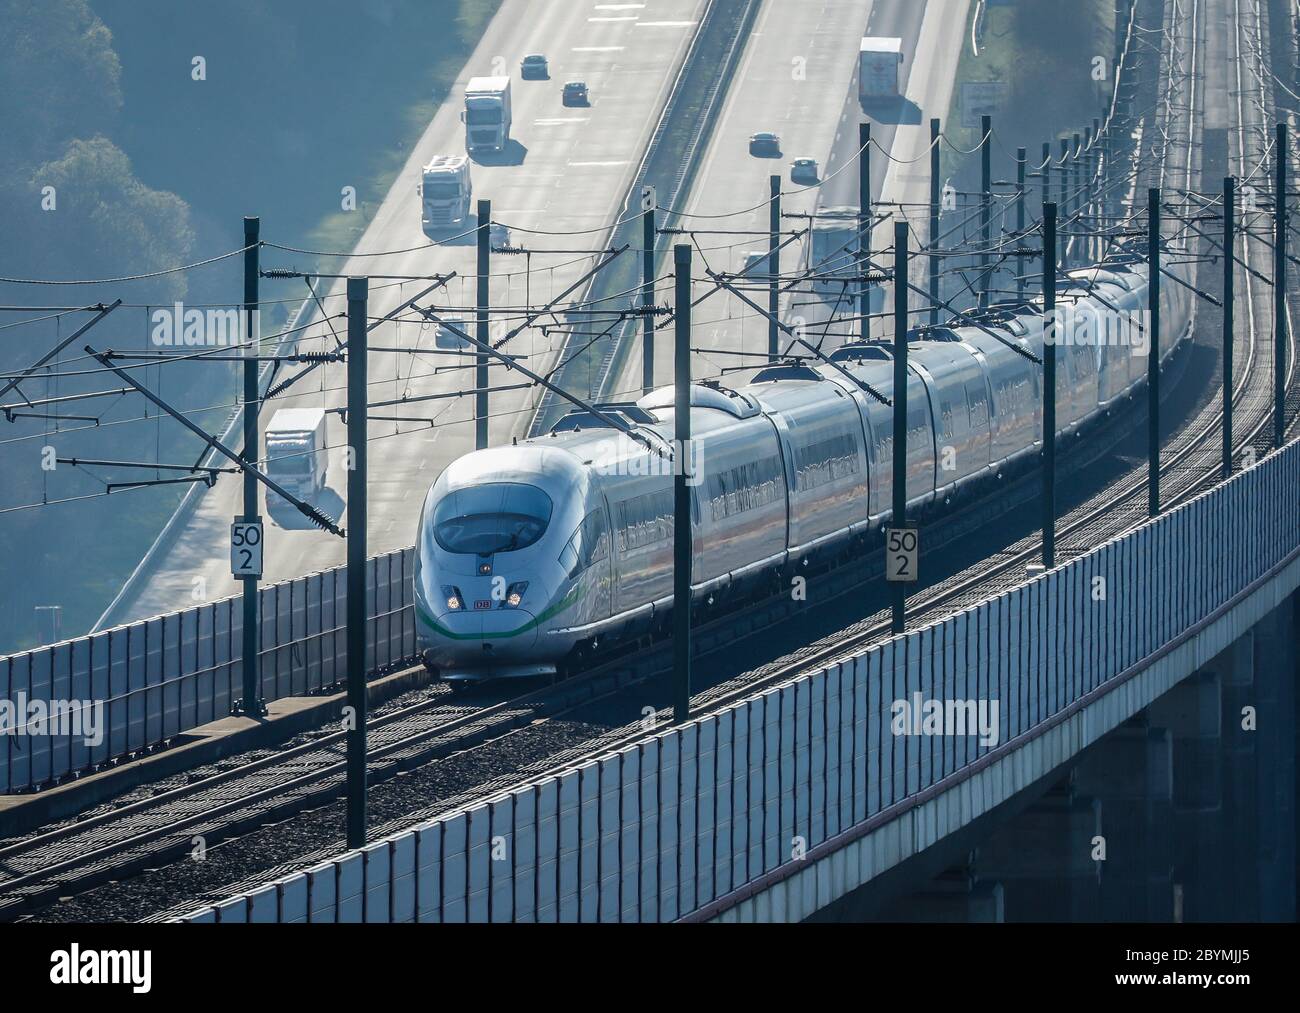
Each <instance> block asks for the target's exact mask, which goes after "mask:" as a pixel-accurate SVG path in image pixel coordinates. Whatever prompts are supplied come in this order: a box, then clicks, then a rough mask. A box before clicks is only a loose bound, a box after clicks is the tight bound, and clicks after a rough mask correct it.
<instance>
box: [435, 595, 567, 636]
mask: <svg viewBox="0 0 1300 1013" xmlns="http://www.w3.org/2000/svg"><path fill="white" fill-rule="evenodd" d="M585 595H586V591H585V590H580V589H579V588H578V586H577V585H576V584H575V585H574V586H573V587H572V588H571V589H570V590H569V593H568V594H566V595H565V596H564V597H563V598H561V599H560V600H559V601H558V602H556V603H555V604H554V605H552V606H551V607H550V608H548V609H547V610H546V611H545V612H543V613H542V614H541V615H538V616H534V617H533V618H532V620H530V621H529V622H527V623H525V624H524V625H523V626H521V627H519V629H517V630H497V631H493V632H484V633H453V632H452V631H451V630H449V629H447V627H445V626H443V625H442V623H440V622H438V620H436V619H434V618H433V617H432V616H431V615H429V613H427V612H425V611H424V610H423V609H422V608H420V606H419V605H416V606H415V612H416V615H418V616H419V618H420V620H421V621H422V622H423V623H424V624H425V625H426V626H429V627H432V629H433V631H434V632H435V633H438V634H440V635H442V636H444V637H446V638H447V639H448V640H501V639H504V638H506V637H517V636H519V634H521V633H527V632H528V631H529V630H531V629H533V628H534V627H536V626H537V625H538V624H539V623H544V622H546V620H548V619H551V618H553V617H555V616H557V615H559V614H560V613H561V612H563V611H564V610H565V609H567V608H569V606H571V605H573V604H575V603H576V602H577V601H578V600H579V599H580V598H582V597H584V596H585Z"/></svg>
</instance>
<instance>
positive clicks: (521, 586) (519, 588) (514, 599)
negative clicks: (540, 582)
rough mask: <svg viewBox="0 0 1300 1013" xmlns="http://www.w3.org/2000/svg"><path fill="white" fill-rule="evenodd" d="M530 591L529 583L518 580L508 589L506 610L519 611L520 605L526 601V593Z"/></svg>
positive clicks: (505, 603)
mask: <svg viewBox="0 0 1300 1013" xmlns="http://www.w3.org/2000/svg"><path fill="white" fill-rule="evenodd" d="M527 590H528V581H526V580H517V581H515V582H514V583H513V584H511V585H510V586H509V587H508V588H506V600H505V601H504V602H503V604H504V605H505V607H506V608H512V609H517V608H518V607H519V603H520V602H522V601H523V600H524V592H525V591H527Z"/></svg>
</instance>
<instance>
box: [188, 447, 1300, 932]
mask: <svg viewBox="0 0 1300 1013" xmlns="http://www.w3.org/2000/svg"><path fill="white" fill-rule="evenodd" d="M1297 561H1300V442H1298V443H1292V444H1290V445H1289V446H1287V447H1286V448H1285V449H1283V450H1282V451H1281V452H1280V453H1277V454H1272V455H1270V456H1269V457H1267V458H1265V459H1264V460H1263V461H1262V462H1260V463H1259V464H1257V465H1256V466H1255V467H1253V468H1251V469H1249V470H1247V471H1244V472H1241V473H1240V474H1238V475H1236V476H1235V477H1233V478H1232V479H1231V480H1230V481H1228V482H1227V483H1225V484H1223V485H1221V486H1219V487H1217V488H1216V489H1214V490H1211V491H1210V492H1207V493H1205V494H1204V495H1202V496H1200V497H1198V498H1197V499H1195V500H1192V501H1191V502H1189V503H1187V504H1184V505H1183V506H1181V507H1179V508H1177V509H1176V510H1173V511H1171V512H1169V513H1167V514H1165V515H1163V516H1161V517H1159V518H1157V519H1155V520H1153V521H1149V522H1147V523H1145V524H1143V525H1142V526H1141V527H1139V528H1136V529H1135V530H1133V531H1131V532H1129V533H1128V534H1126V535H1123V536H1120V537H1117V538H1114V539H1112V540H1111V541H1109V542H1106V543H1105V544H1103V545H1101V546H1098V547H1097V548H1096V549H1094V550H1092V551H1091V552H1089V553H1087V554H1086V555H1084V556H1081V557H1079V558H1077V559H1074V560H1072V561H1071V562H1069V563H1067V564H1065V565H1063V566H1061V567H1058V568H1057V569H1055V570H1052V571H1050V572H1049V573H1046V574H1043V575H1041V576H1038V577H1036V578H1035V579H1033V580H1031V581H1029V582H1027V583H1026V584H1024V585H1022V586H1020V587H1017V588H1013V589H1011V590H1009V591H1006V592H1005V593H1002V594H999V595H997V596H996V597H994V598H991V599H989V600H987V601H984V602H982V603H980V604H979V605H976V606H973V607H971V608H968V609H966V610H964V611H962V612H960V613H957V614H955V615H952V616H949V617H948V618H946V619H944V620H942V621H939V622H936V623H934V624H932V625H930V626H927V627H925V628H923V629H919V630H916V631H913V632H911V633H908V634H905V635H902V636H899V637H894V638H892V639H890V640H888V641H885V642H883V643H880V644H877V645H875V646H873V647H871V648H869V649H868V650H866V651H864V652H863V653H861V654H859V655H857V656H856V657H854V658H852V659H851V660H849V661H846V662H843V663H840V664H836V665H834V666H831V667H829V668H826V669H823V670H822V671H820V672H817V673H815V674H812V675H809V676H804V677H801V678H798V679H795V680H792V681H791V682H790V683H787V684H786V685H783V686H780V687H776V688H773V689H770V690H768V691H766V692H763V693H761V694H759V695H757V696H755V697H753V698H751V699H749V700H746V701H743V702H741V703H738V704H735V705H733V706H730V707H727V708H726V709H724V710H721V711H719V712H717V713H714V714H709V715H705V716H702V717H699V718H696V719H695V720H693V721H690V722H687V723H686V724H684V725H682V726H680V727H677V728H672V729H670V730H667V731H663V732H660V733H659V734H657V735H651V736H648V737H647V738H646V739H644V740H643V741H641V742H640V743H638V744H636V745H634V746H629V747H627V748H625V749H622V750H620V751H619V752H617V753H614V754H612V755H609V756H605V757H602V758H600V759H593V760H591V761H589V762H587V763H583V764H581V765H580V766H577V767H575V768H574V769H572V770H569V771H566V772H564V773H563V774H560V775H558V776H550V777H545V778H542V779H539V780H538V781H536V782H533V783H528V784H524V785H521V786H520V787H519V788H517V789H515V790H513V791H511V792H509V793H506V794H503V795H500V796H498V797H497V798H494V799H491V800H489V801H486V802H483V803H481V804H477V805H474V806H472V807H470V808H468V809H465V810H461V811H458V812H453V813H450V814H448V815H446V816H443V817H441V818H439V819H436V820H433V821H430V822H427V823H424V824H421V825H420V826H418V827H416V828H415V829H413V830H410V831H407V832H405V833H400V834H397V835H395V836H392V837H389V838H387V839H385V840H382V841H379V842H377V843H375V844H374V845H372V846H370V847H368V848H365V849H363V850H362V851H356V852H350V853H348V854H345V855H342V856H340V857H339V858H337V859H334V860H333V861H330V862H326V863H323V864H321V865H318V866H316V867H315V868H313V869H310V870H308V871H306V872H303V873H298V874H295V875H291V876H287V877H284V878H283V879H279V880H276V881H275V882H273V883H268V884H266V885H264V886H262V887H260V888H258V889H255V890H253V891H251V892H249V893H246V894H243V895H240V896H238V897H232V898H230V899H229V900H226V901H224V902H222V903H220V904H216V905H213V906H207V907H203V908H200V909H198V910H196V911H194V912H192V913H190V914H188V915H186V916H185V918H184V919H183V920H186V921H194V922H212V921H221V922H244V921H271V922H274V921H281V922H298V921H372V922H381V921H430V922H437V921H447V922H464V921H509V920H519V921H638V920H639V921H654V920H671V919H678V918H683V917H701V916H706V915H708V914H710V913H715V912H717V911H719V910H721V909H724V908H725V907H726V906H728V905H729V904H730V903H732V902H733V901H734V900H736V899H739V898H740V897H741V896H742V895H743V894H744V893H745V892H746V891H747V890H748V889H754V888H755V887H756V886H761V884H762V883H764V882H767V881H771V880H774V879H776V878H779V877H781V876H783V875H784V874H787V873H789V872H792V871H794V870H796V869H801V868H803V867H804V866H803V863H802V862H800V860H799V858H796V857H795V855H796V854H802V855H804V856H811V857H820V854H821V853H822V852H828V851H830V850H834V849H835V848H836V847H839V846H842V844H841V842H846V841H848V840H850V839H852V838H854V837H855V835H861V834H862V833H864V832H866V831H867V830H869V829H871V827H872V826H874V825H877V824H879V823H881V822H882V821H886V820H888V819H890V818H893V817H894V816H895V815H897V814H898V813H899V812H901V811H904V810H906V809H908V808H910V807H913V806H916V805H918V804H920V803H921V802H922V801H923V800H924V799H925V798H926V797H928V796H929V795H932V794H934V793H935V792H936V791H938V790H940V787H939V786H941V785H951V784H953V783H954V782H956V781H957V780H960V779H962V778H963V777H967V776H970V774H971V773H973V772H974V771H976V770H978V769H981V768H984V767H986V766H987V765H988V764H990V763H992V762H994V761H995V760H998V759H1001V758H1002V757H1004V756H1006V755H1009V754H1010V753H1011V752H1012V751H1013V750H1016V749H1019V748H1022V747H1023V746H1024V745H1025V744H1026V743H1027V742H1029V741H1031V740H1034V739H1037V738H1039V737H1041V736H1043V735H1044V734H1045V733H1047V732H1048V731H1049V730H1051V729H1052V728H1053V727H1055V726H1056V725H1058V724H1059V723H1060V722H1061V721H1063V720H1065V719H1066V718H1067V717H1068V716H1069V715H1070V714H1073V713H1075V712H1076V711H1077V710H1078V709H1079V708H1081V707H1083V706H1085V705H1089V704H1090V703H1091V702H1093V701H1095V700H1097V699H1099V698H1100V697H1102V696H1106V695H1109V694H1113V693H1116V692H1122V691H1123V690H1124V689H1125V687H1128V686H1131V685H1132V683H1131V678H1132V676H1133V675H1135V674H1137V673H1140V672H1141V671H1143V670H1144V669H1145V668H1146V667H1147V666H1149V665H1151V664H1153V663H1154V662H1155V661H1156V660H1158V659H1159V658H1160V657H1161V656H1162V655H1163V654H1164V653H1165V652H1167V651H1169V650H1170V649H1171V648H1172V646H1173V645H1175V644H1177V643H1180V642H1182V641H1184V640H1185V639H1186V638H1187V637H1189V636H1191V635H1194V633H1195V632H1196V631H1198V630H1201V629H1206V628H1208V626H1209V625H1210V624H1211V623H1212V622H1214V621H1215V620H1216V619H1217V618H1218V617H1219V616H1221V615H1223V614H1225V613H1227V612H1229V611H1231V609H1232V608H1234V607H1235V606H1236V605H1237V604H1238V603H1240V602H1242V601H1243V600H1244V599H1245V598H1246V597H1248V596H1249V595H1250V594H1252V593H1253V592H1254V591H1255V590H1257V589H1258V588H1260V587H1263V586H1264V585H1266V584H1268V583H1269V582H1270V581H1276V580H1278V579H1279V578H1280V577H1282V576H1285V577H1286V580H1287V587H1285V588H1280V589H1279V590H1280V591H1288V592H1289V591H1290V590H1291V589H1293V588H1294V586H1295V584H1296V583H1300V566H1297V565H1296V564H1297ZM914 694H920V698H921V699H922V700H941V701H947V700H959V699H971V700H984V701H996V702H997V703H998V705H999V711H1000V718H1001V720H1000V730H999V737H998V742H997V743H996V744H995V743H988V742H981V741H980V739H979V737H978V736H976V735H966V736H955V735H948V736H911V735H898V734H894V733H893V730H892V728H891V724H892V722H893V720H894V717H893V711H892V707H893V704H894V703H895V701H898V700H913V699H915V697H914ZM1134 706H1137V704H1136V703H1135V704H1134ZM494 855H496V856H498V857H497V859H496V860H494V857H493V856H494Z"/></svg>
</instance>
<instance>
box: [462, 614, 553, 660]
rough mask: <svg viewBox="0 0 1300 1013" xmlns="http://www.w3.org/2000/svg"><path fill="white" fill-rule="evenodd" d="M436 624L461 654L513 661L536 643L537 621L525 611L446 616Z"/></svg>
mask: <svg viewBox="0 0 1300 1013" xmlns="http://www.w3.org/2000/svg"><path fill="white" fill-rule="evenodd" d="M439 622H440V624H441V625H442V626H443V627H444V629H445V630H446V636H447V639H448V640H451V641H453V642H454V644H455V646H456V647H457V648H459V649H460V650H461V651H465V650H466V649H468V650H470V651H477V652H481V653H482V654H484V655H503V656H511V657H513V656H515V655H517V654H521V653H524V652H527V651H529V650H531V649H532V648H533V646H534V645H536V643H537V620H536V618H535V617H534V616H533V614H532V613H531V612H529V611H528V610H526V609H518V608H516V609H505V608H494V609H484V610H483V611H481V612H474V611H465V612H449V613H447V614H446V615H444V616H443V617H442V618H441V619H440V620H439Z"/></svg>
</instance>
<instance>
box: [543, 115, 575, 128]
mask: <svg viewBox="0 0 1300 1013" xmlns="http://www.w3.org/2000/svg"><path fill="white" fill-rule="evenodd" d="M586 122H587V117H586V116H552V117H550V118H549V119H544V120H533V126H535V127H554V126H558V125H559V124H561V123H586Z"/></svg>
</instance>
